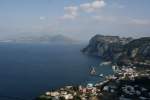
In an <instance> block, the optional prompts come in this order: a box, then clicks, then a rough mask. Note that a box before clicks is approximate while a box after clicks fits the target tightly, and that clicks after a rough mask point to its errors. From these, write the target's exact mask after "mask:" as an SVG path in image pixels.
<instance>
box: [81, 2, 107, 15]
mask: <svg viewBox="0 0 150 100" xmlns="http://www.w3.org/2000/svg"><path fill="white" fill-rule="evenodd" d="M105 5H106V3H105V2H104V1H103V0H95V1H93V2H91V3H84V4H81V5H80V8H81V10H83V11H85V12H94V11H96V10H98V9H100V8H103V7H105Z"/></svg>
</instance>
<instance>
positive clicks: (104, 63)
mask: <svg viewBox="0 0 150 100" xmlns="http://www.w3.org/2000/svg"><path fill="white" fill-rule="evenodd" d="M111 63H112V62H111V61H105V62H102V63H100V64H99V65H100V66H105V65H110V64H111Z"/></svg>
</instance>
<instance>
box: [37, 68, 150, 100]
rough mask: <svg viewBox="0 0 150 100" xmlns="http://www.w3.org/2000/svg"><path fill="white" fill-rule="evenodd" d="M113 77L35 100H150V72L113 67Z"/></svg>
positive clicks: (68, 88) (69, 87) (45, 95)
mask: <svg viewBox="0 0 150 100" xmlns="http://www.w3.org/2000/svg"><path fill="white" fill-rule="evenodd" d="M112 70H113V71H114V74H113V75H109V76H105V80H104V81H102V82H100V83H96V84H93V83H88V84H87V85H86V86H82V85H79V86H65V87H64V88H60V89H58V90H56V91H47V92H46V93H45V94H44V95H41V96H39V97H38V98H37V99H35V100H150V86H149V84H150V70H149V69H146V70H139V68H137V67H133V66H132V67H130V66H122V67H119V66H117V65H113V66H112Z"/></svg>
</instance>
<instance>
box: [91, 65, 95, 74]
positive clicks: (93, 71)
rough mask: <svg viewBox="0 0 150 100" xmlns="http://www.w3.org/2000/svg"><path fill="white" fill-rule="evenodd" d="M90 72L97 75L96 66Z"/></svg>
mask: <svg viewBox="0 0 150 100" xmlns="http://www.w3.org/2000/svg"><path fill="white" fill-rule="evenodd" d="M90 74H91V75H96V71H95V68H94V67H92V69H91V71H90Z"/></svg>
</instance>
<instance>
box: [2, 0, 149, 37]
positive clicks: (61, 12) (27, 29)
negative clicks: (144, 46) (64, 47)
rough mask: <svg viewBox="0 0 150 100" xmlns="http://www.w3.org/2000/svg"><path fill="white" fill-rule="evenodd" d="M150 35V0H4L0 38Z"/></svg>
mask: <svg viewBox="0 0 150 100" xmlns="http://www.w3.org/2000/svg"><path fill="white" fill-rule="evenodd" d="M32 34H34V35H36V34H37V35H38V34H50V35H54V34H64V35H68V36H71V37H75V38H79V39H88V38H90V37H91V36H93V35H94V34H106V35H121V36H134V37H141V36H150V0H0V37H3V36H8V37H9V36H17V35H32Z"/></svg>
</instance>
